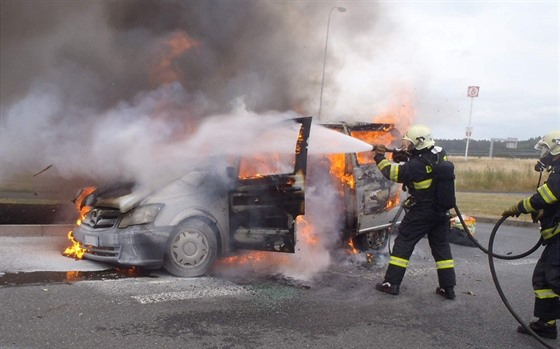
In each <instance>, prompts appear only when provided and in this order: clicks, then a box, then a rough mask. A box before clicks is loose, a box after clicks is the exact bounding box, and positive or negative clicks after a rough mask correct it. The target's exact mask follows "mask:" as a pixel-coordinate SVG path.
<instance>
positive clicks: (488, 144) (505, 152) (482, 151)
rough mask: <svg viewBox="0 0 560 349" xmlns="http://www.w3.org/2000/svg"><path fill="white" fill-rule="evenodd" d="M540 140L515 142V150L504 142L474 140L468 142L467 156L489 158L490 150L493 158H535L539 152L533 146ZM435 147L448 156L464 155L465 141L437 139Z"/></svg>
mask: <svg viewBox="0 0 560 349" xmlns="http://www.w3.org/2000/svg"><path fill="white" fill-rule="evenodd" d="M539 139H540V138H538V137H534V138H529V139H527V140H520V141H517V148H508V147H507V142H506V141H493V142H492V141H490V140H474V139H471V140H470V141H469V152H468V155H469V156H471V155H472V156H489V155H490V151H491V150H492V156H493V157H494V156H495V157H515V158H523V157H536V156H538V155H539V152H538V151H537V150H535V148H534V147H535V144H536V143H537V142H538V141H539ZM436 145H437V146H440V147H443V149H445V151H446V152H447V154H449V155H464V154H465V148H466V145H467V140H466V139H437V140H436Z"/></svg>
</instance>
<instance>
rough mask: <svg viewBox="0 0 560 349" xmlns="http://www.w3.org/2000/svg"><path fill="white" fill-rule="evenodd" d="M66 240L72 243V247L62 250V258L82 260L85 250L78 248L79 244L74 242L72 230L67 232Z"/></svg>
mask: <svg viewBox="0 0 560 349" xmlns="http://www.w3.org/2000/svg"><path fill="white" fill-rule="evenodd" d="M68 240H70V242H72V246H70V247H68V248H66V250H64V252H62V254H63V255H64V256H68V257H75V258H77V259H82V258H84V253H86V250H85V249H83V248H82V247H81V246H80V243H79V242H78V241H76V240H74V236H73V234H72V230H70V231H69V232H68Z"/></svg>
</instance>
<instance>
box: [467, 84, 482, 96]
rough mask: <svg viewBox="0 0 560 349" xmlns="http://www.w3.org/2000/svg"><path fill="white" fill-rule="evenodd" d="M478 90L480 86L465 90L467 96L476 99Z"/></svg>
mask: <svg viewBox="0 0 560 349" xmlns="http://www.w3.org/2000/svg"><path fill="white" fill-rule="evenodd" d="M478 90H480V86H469V88H468V89H467V96H468V97H478Z"/></svg>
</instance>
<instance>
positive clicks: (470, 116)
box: [465, 97, 474, 162]
mask: <svg viewBox="0 0 560 349" xmlns="http://www.w3.org/2000/svg"><path fill="white" fill-rule="evenodd" d="M473 101H474V97H471V111H470V112H469V126H468V127H467V146H466V148H465V162H466V161H467V156H468V154H469V141H470V139H471V132H472V130H471V119H472V105H473Z"/></svg>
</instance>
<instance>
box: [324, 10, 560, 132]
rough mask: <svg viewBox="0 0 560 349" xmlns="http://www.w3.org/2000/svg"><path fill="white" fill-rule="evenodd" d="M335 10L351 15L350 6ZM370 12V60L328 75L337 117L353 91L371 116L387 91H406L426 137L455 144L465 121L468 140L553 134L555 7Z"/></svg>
mask: <svg viewBox="0 0 560 349" xmlns="http://www.w3.org/2000/svg"><path fill="white" fill-rule="evenodd" d="M345 6H346V7H347V8H348V12H347V13H350V12H352V11H354V9H353V6H354V5H353V4H350V3H348V4H346V5H345ZM380 6H381V7H382V8H383V11H382V12H383V13H384V15H383V16H380V18H379V19H378V24H377V28H376V30H375V37H372V38H371V39H372V41H371V43H372V50H373V49H375V50H377V51H379V52H378V53H377V54H375V55H372V59H371V60H369V59H368V58H366V57H357V56H354V57H352V58H351V59H349V60H348V61H347V62H344V66H343V68H342V69H341V70H340V71H339V73H338V74H337V77H336V78H337V80H338V82H339V83H340V84H341V85H344V86H345V87H344V89H343V90H344V92H345V93H344V94H343V95H341V96H340V99H339V100H338V103H337V110H338V111H339V112H341V113H342V112H343V109H344V106H345V105H350V104H352V103H351V101H350V100H351V99H352V98H354V97H355V96H356V95H360V94H363V95H364V97H365V96H366V95H367V96H369V99H370V100H371V101H372V105H373V106H375V107H374V109H376V110H381V109H382V108H383V103H384V101H383V100H384V99H385V98H391V94H392V93H393V92H392V91H391V88H392V87H394V88H403V89H407V91H408V93H410V94H411V98H412V99H413V100H414V107H413V108H412V109H413V110H414V111H415V115H416V117H415V122H420V123H425V124H427V125H428V126H431V127H432V131H433V133H434V137H436V139H437V138H442V139H462V138H464V137H465V130H466V127H467V126H468V125H469V119H470V122H471V126H472V130H473V132H472V137H473V139H490V138H508V137H513V138H518V139H521V140H522V139H528V138H531V137H538V136H541V135H543V134H545V133H548V132H550V131H552V130H554V129H560V112H559V105H560V102H559V101H560V89H559V80H560V79H559V52H560V44H559V32H560V25H559V14H560V12H559V11H560V10H559V3H558V2H557V1H515V2H514V1H431V2H424V1H414V2H409V1H399V2H382V3H381V5H380ZM335 14H336V21H335V20H334V15H333V21H332V23H331V25H332V27H331V28H332V32H333V33H334V32H335V30H336V29H338V27H341V26H344V25H345V21H346V18H344V16H345V14H344V13H336V12H335ZM379 37H381V38H382V39H379ZM374 38H375V39H374ZM383 38H384V39H383ZM368 39H369V38H368ZM329 41H330V42H331V43H332V46H331V45H329V46H330V47H329V48H330V49H333V50H336V49H337V47H336V46H338V45H340V46H341V48H342V49H344V50H351V47H345V45H344V44H339V43H338V41H344V38H343V37H341V36H336V37H335V36H334V35H332V36H331V38H330V39H329ZM468 86H479V87H480V89H479V96H478V97H475V98H470V97H467V88H468ZM378 97H379V98H378ZM471 102H472V104H471Z"/></svg>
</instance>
